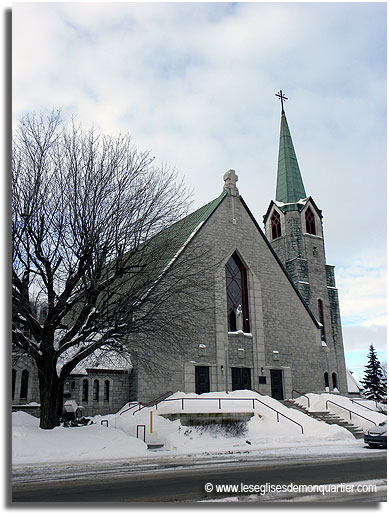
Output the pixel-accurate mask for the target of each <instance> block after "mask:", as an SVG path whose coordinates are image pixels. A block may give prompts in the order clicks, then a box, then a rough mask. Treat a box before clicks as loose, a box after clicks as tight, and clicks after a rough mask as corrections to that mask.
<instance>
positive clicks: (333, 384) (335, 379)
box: [332, 372, 338, 388]
mask: <svg viewBox="0 0 389 515" xmlns="http://www.w3.org/2000/svg"><path fill="white" fill-rule="evenodd" d="M332 388H338V379H337V377H336V373H335V372H332Z"/></svg>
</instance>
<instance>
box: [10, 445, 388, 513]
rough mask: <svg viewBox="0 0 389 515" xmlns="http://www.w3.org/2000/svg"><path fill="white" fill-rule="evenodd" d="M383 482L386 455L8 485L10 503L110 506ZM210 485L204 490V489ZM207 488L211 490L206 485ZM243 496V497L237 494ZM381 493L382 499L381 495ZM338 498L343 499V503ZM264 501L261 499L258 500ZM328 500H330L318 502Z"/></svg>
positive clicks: (188, 500) (355, 497)
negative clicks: (247, 488) (248, 489)
mask: <svg viewBox="0 0 389 515" xmlns="http://www.w3.org/2000/svg"><path fill="white" fill-rule="evenodd" d="M384 478H386V454H380V455H377V456H372V457H369V458H368V459H366V458H365V457H363V458H362V457H358V458H349V457H348V458H345V459H337V460H330V461H325V462H323V461H319V462H313V461H312V462H304V463H297V464H296V463H293V462H291V463H287V464H285V463H282V465H281V464H280V465H277V463H274V462H273V463H271V464H267V463H266V462H263V461H262V462H258V463H250V464H247V463H242V464H239V463H234V464H231V465H221V466H220V468H218V467H208V468H207V467H204V468H200V469H199V468H194V469H192V468H189V469H186V470H156V471H149V472H147V473H142V474H128V473H126V472H125V471H124V472H123V475H120V474H117V475H115V477H111V478H109V477H103V478H99V477H98V476H94V477H92V478H90V479H87V478H77V477H75V478H73V479H70V480H66V481H64V480H57V481H52V482H50V481H46V482H35V483H20V484H16V485H14V486H13V491H12V501H13V503H24V502H25V503H44V504H47V503H66V504H68V503H77V504H79V503H99V504H101V503H115V502H121V503H122V502H141V503H145V502H177V501H178V502H180V501H181V502H191V501H198V500H212V499H216V498H218V497H228V495H233V494H226V493H223V494H221V493H220V494H218V493H216V491H215V490H216V489H217V487H216V485H224V484H237V485H242V484H245V485H265V484H266V483H268V484H272V485H287V484H291V483H293V484H307V485H312V484H323V485H324V484H334V483H350V482H358V481H360V482H362V481H367V480H377V479H384ZM207 483H208V484H211V485H212V491H210V492H208V493H207V492H206V491H205V485H206V484H207ZM207 488H208V490H210V489H211V487H209V486H208V487H207ZM240 495H242V494H240ZM382 496H383V495H382V492H381V497H382ZM353 497H354V501H358V500H359V501H360V500H361V499H363V501H365V502H366V501H369V500H371V501H373V500H382V499H379V498H377V497H376V498H374V496H370V495H369V494H367V495H366V494H365V495H363V496H362V495H359V496H358V495H356V494H350V496H349V500H350V501H353ZM347 499H348V498H347V496H346V497H345V496H343V501H345V500H346V501H347ZM263 500H265V499H263ZM326 500H327V501H328V500H330V499H329V497H327V498H323V501H326Z"/></svg>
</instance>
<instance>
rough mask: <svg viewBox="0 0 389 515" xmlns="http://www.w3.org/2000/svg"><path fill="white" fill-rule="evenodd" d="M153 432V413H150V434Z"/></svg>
mask: <svg viewBox="0 0 389 515" xmlns="http://www.w3.org/2000/svg"><path fill="white" fill-rule="evenodd" d="M152 432H153V412H152V411H150V434H151V433H152Z"/></svg>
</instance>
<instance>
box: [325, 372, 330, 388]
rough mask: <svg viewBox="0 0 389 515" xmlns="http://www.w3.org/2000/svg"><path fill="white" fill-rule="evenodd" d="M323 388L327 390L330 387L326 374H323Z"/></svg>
mask: <svg viewBox="0 0 389 515" xmlns="http://www.w3.org/2000/svg"><path fill="white" fill-rule="evenodd" d="M324 386H325V387H326V388H329V386H330V382H329V379H328V372H324Z"/></svg>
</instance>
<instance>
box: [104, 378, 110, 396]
mask: <svg viewBox="0 0 389 515" xmlns="http://www.w3.org/2000/svg"><path fill="white" fill-rule="evenodd" d="M104 400H105V401H109V381H108V379H106V380H105V381H104Z"/></svg>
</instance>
